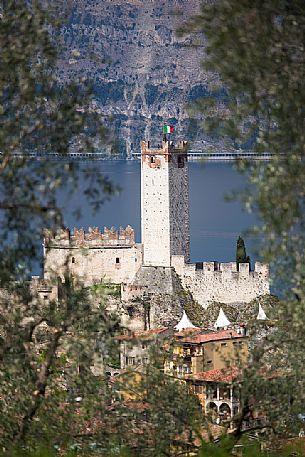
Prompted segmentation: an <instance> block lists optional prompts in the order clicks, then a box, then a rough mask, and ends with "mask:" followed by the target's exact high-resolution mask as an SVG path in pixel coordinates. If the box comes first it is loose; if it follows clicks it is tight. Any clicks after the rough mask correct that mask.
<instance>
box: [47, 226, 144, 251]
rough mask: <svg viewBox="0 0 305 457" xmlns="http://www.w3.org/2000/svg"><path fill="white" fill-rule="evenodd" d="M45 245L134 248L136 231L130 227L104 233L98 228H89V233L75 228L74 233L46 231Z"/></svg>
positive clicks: (111, 229)
mask: <svg viewBox="0 0 305 457" xmlns="http://www.w3.org/2000/svg"><path fill="white" fill-rule="evenodd" d="M44 244H45V246H46V247H49V246H61V247H65V246H66V247H73V246H75V247H77V246H81V247H86V246H87V247H90V246H92V245H94V246H101V247H106V246H122V245H123V246H134V244H135V236H134V229H133V228H132V227H131V226H130V225H128V226H127V227H126V229H123V228H122V227H120V228H119V230H116V229H115V228H114V227H111V228H110V229H108V228H107V227H104V231H100V230H99V228H98V227H94V228H89V230H88V231H85V230H84V229H83V228H81V229H77V228H74V230H73V232H71V231H70V230H69V229H65V230H59V231H56V232H53V231H51V230H45V231H44Z"/></svg>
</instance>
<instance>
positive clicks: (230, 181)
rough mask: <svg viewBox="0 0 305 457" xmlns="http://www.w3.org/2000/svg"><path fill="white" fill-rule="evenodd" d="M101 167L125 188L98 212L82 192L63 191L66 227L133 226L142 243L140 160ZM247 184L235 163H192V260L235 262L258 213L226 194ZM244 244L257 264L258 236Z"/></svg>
mask: <svg viewBox="0 0 305 457" xmlns="http://www.w3.org/2000/svg"><path fill="white" fill-rule="evenodd" d="M83 166H84V167H86V164H85V163H84V164H83ZM96 166H97V167H98V168H99V170H100V172H101V173H104V174H106V175H108V176H109V177H110V179H111V180H112V181H113V182H114V183H115V184H118V185H120V186H121V188H122V192H121V193H120V194H119V195H115V196H113V197H112V199H111V200H110V201H109V202H106V203H105V204H104V205H103V206H102V207H101V209H100V211H99V212H98V213H97V214H93V213H92V211H91V209H90V207H89V206H88V204H87V202H86V200H85V198H84V197H83V195H82V194H81V193H77V194H75V195H74V196H73V197H72V198H70V197H69V198H68V197H67V196H64V195H62V196H61V202H62V207H63V209H64V214H65V223H66V225H67V226H68V227H70V228H73V227H74V226H76V227H84V228H88V227H90V226H91V227H95V226H98V227H100V228H102V227H104V226H107V227H111V226H114V227H119V226H123V227H126V225H128V224H130V225H131V226H132V227H133V228H134V229H135V233H136V240H137V241H138V242H140V241H141V229H140V162H138V161H123V160H122V161H102V162H96ZM81 179H82V177H81ZM244 184H245V178H244V177H243V176H241V175H240V174H239V173H238V172H237V171H236V170H234V168H233V165H232V164H231V163H215V162H209V163H205V164H202V163H201V162H189V185H190V235H191V260H192V261H197V262H199V261H203V260H206V261H209V260H217V261H219V262H229V261H234V260H235V246H236V239H237V237H238V236H239V235H240V234H242V232H243V231H244V230H247V229H249V228H250V227H251V226H252V225H254V224H255V223H256V222H257V221H256V219H255V216H254V215H253V214H252V215H251V214H248V213H245V212H244V211H243V209H242V206H241V204H240V203H239V202H227V201H225V198H224V196H225V194H228V193H229V192H231V191H232V190H238V189H242V188H243V186H244ZM79 206H80V207H81V210H82V215H81V217H80V218H79V219H77V218H76V217H75V214H74V210H75V209H76V208H77V207H79ZM245 242H246V248H247V254H248V255H250V257H251V260H252V262H253V261H254V260H259V258H258V256H257V253H255V252H254V246H255V243H254V240H251V239H249V238H247V237H245Z"/></svg>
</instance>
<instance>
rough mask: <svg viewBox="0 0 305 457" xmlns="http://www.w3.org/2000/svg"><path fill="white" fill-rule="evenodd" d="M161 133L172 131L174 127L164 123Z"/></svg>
mask: <svg viewBox="0 0 305 457" xmlns="http://www.w3.org/2000/svg"><path fill="white" fill-rule="evenodd" d="M163 133H174V127H171V126H170V125H165V126H164V127H163Z"/></svg>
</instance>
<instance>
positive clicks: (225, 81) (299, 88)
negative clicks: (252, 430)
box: [184, 0, 305, 434]
mask: <svg viewBox="0 0 305 457" xmlns="http://www.w3.org/2000/svg"><path fill="white" fill-rule="evenodd" d="M184 31H186V32H190V31H191V32H192V33H195V34H196V33H199V34H201V33H203V34H204V36H205V38H206V47H205V55H204V56H203V57H204V61H203V66H204V68H205V69H206V70H208V71H212V72H214V75H215V77H214V81H217V83H216V84H217V85H220V86H222V87H225V89H226V91H227V93H228V97H227V98H226V100H221V101H219V100H218V101H217V100H216V103H215V100H212V99H211V98H207V99H205V100H201V101H198V103H197V108H198V109H199V110H201V111H202V112H203V113H204V114H205V120H206V124H205V126H206V127H208V128H211V129H212V130H213V131H214V133H215V134H219V135H220V134H221V135H228V136H229V137H230V138H234V139H235V142H236V144H237V145H238V147H240V148H243V147H244V145H245V144H249V142H251V144H252V146H251V147H252V148H253V149H254V150H255V151H257V153H260V152H268V153H270V155H271V157H270V160H269V161H268V162H265V161H257V162H247V161H240V162H239V163H238V164H237V166H238V168H239V169H240V170H241V171H242V172H243V173H244V174H245V175H246V177H247V178H248V188H247V189H246V191H245V192H244V194H243V195H239V197H240V198H241V199H242V200H243V203H244V205H245V207H246V209H248V210H250V211H255V212H256V213H257V215H258V217H259V219H260V225H259V227H258V228H256V231H257V232H258V233H259V234H260V235H261V239H262V243H261V244H260V246H259V253H260V256H261V259H262V260H264V261H266V262H271V263H272V281H273V284H276V285H277V290H278V291H280V293H281V296H282V298H283V300H282V302H281V304H279V307H278V309H277V316H276V319H275V321H274V326H273V328H272V331H271V330H270V331H268V332H267V336H266V337H265V338H264V339H262V340H261V341H263V343H264V344H260V345H259V348H258V353H257V354H254V355H253V366H252V368H253V369H252V372H253V375H257V372H258V370H260V369H262V370H267V371H269V372H270V373H271V374H272V373H274V372H275V371H277V372H282V376H281V381H280V382H278V389H276V388H273V387H272V386H271V384H270V382H269V380H267V379H266V378H268V376H265V378H263V379H261V380H259V379H258V377H257V376H256V377H255V376H254V378H253V382H252V384H251V385H250V386H249V388H250V387H252V389H254V390H255V389H257V387H258V386H259V385H260V384H261V388H260V389H259V393H257V398H259V400H260V401H259V404H260V405H261V410H262V411H265V413H268V414H267V416H268V425H269V426H270V427H272V429H273V430H274V432H275V433H283V434H285V433H290V432H291V433H294V432H295V431H296V430H297V429H298V427H300V424H299V423H298V415H299V414H302V413H304V411H305V396H304V395H305V394H304V393H305V390H304V379H305V373H304V366H305V358H304V348H303V336H304V327H305V318H304V316H305V313H304V310H305V272H304V271H305V270H304V262H305V249H304V247H305V211H304V206H305V199H304V197H305V184H304V183H305V180H304V177H305V161H304V151H305V135H304V106H305V104H304V103H305V82H304V76H303V75H304V71H305V52H304V49H305V48H304V46H305V10H304V4H303V2H302V1H300V0H293V1H289V2H288V1H285V0H279V1H275V0H264V1H257V2H251V1H249V0H220V1H215V2H204V3H203V4H202V6H201V10H200V12H199V13H198V14H197V15H196V16H195V17H193V19H192V20H191V22H189V23H188V24H186V25H185V27H184ZM210 89H211V92H212V88H210ZM269 379H270V378H269ZM274 382H275V381H274ZM252 393H253V390H252ZM263 399H264V400H265V401H264V402H263Z"/></svg>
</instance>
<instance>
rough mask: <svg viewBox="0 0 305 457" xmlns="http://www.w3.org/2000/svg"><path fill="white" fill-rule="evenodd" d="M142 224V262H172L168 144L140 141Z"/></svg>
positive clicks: (156, 263) (165, 263)
mask: <svg viewBox="0 0 305 457" xmlns="http://www.w3.org/2000/svg"><path fill="white" fill-rule="evenodd" d="M141 150H142V160H141V227H142V243H143V263H144V265H147V266H149V265H153V266H163V267H169V266H170V231H169V187H168V145H167V143H165V142H163V144H162V149H150V148H149V147H148V144H147V143H144V142H142V143H141Z"/></svg>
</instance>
